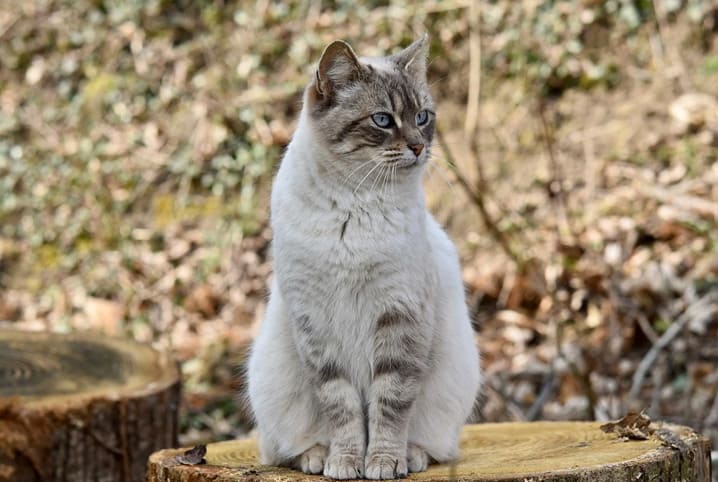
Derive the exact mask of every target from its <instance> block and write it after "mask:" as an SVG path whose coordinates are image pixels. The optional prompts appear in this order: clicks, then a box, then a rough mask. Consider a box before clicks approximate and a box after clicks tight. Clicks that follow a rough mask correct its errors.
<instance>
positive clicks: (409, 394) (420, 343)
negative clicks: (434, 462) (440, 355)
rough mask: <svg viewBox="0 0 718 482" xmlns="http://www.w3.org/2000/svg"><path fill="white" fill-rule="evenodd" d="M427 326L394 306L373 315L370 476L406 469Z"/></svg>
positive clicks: (398, 474)
mask: <svg viewBox="0 0 718 482" xmlns="http://www.w3.org/2000/svg"><path fill="white" fill-rule="evenodd" d="M422 328H424V329H422ZM425 331H426V330H425V327H422V326H421V323H420V322H419V321H418V320H417V318H416V317H415V316H413V315H411V314H409V313H404V312H402V311H398V310H396V311H390V312H387V313H386V314H384V315H383V316H382V317H380V318H379V320H378V321H377V332H376V337H375V341H374V360H373V379H372V384H371V391H370V400H369V414H368V415H369V423H368V428H369V430H368V431H369V444H368V447H367V455H366V459H365V472H366V477H367V478H368V479H395V478H398V477H404V476H406V474H407V471H408V466H407V449H408V447H407V438H408V428H409V418H410V415H411V409H412V405H413V404H414V400H415V399H416V397H417V394H418V392H419V388H420V383H421V380H422V378H423V376H424V374H425V372H426V370H427V363H426V358H427V356H428V355H427V352H428V345H429V343H428V339H427V337H425V336H423V332H425Z"/></svg>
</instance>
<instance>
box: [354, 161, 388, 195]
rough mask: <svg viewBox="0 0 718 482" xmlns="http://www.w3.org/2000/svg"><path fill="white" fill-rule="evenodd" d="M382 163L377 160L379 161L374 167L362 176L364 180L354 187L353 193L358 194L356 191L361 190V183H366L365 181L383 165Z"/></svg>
mask: <svg viewBox="0 0 718 482" xmlns="http://www.w3.org/2000/svg"><path fill="white" fill-rule="evenodd" d="M381 165H382V163H381V162H377V163H376V164H375V165H374V167H372V168H371V169H370V170H369V172H367V173H366V175H365V176H364V177H363V178H362V180H361V181H359V184H357V187H355V188H354V193H353V194H356V193H357V191H358V190H359V187H361V185H362V184H363V183H364V181H366V179H367V178H368V177H369V176H370V175H371V173H372V172H374V171H375V170H376V169H377V168H378V167H381Z"/></svg>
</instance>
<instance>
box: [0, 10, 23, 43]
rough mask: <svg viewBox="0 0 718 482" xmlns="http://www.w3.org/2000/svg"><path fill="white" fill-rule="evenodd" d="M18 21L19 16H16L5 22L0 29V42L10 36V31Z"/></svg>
mask: <svg viewBox="0 0 718 482" xmlns="http://www.w3.org/2000/svg"><path fill="white" fill-rule="evenodd" d="M19 20H20V15H16V16H15V18H13V19H12V20H10V21H9V22H7V24H5V25H4V26H3V28H2V29H0V40H5V37H6V36H8V35H9V34H10V31H11V30H12V29H13V27H15V25H17V23H18V21H19Z"/></svg>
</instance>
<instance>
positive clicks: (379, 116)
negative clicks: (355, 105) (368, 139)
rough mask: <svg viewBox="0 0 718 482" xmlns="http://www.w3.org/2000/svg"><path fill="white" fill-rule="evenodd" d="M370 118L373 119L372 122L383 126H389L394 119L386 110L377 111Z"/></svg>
mask: <svg viewBox="0 0 718 482" xmlns="http://www.w3.org/2000/svg"><path fill="white" fill-rule="evenodd" d="M371 120H373V121H374V124H376V125H378V126H379V127H384V128H386V127H391V126H392V125H393V124H394V119H393V118H392V117H391V115H389V114H387V113H386V112H378V113H376V114H374V115H372V116H371Z"/></svg>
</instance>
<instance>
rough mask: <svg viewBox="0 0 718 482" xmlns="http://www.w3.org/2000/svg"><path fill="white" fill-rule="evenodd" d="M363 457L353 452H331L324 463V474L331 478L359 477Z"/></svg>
mask: <svg viewBox="0 0 718 482" xmlns="http://www.w3.org/2000/svg"><path fill="white" fill-rule="evenodd" d="M363 473H364V457H362V456H360V455H355V454H332V455H330V456H329V458H328V459H327V461H326V463H325V464H324V475H325V476H326V477H331V478H332V479H342V480H346V479H361V478H362V474H363Z"/></svg>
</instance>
